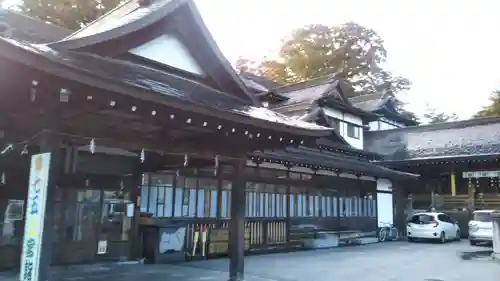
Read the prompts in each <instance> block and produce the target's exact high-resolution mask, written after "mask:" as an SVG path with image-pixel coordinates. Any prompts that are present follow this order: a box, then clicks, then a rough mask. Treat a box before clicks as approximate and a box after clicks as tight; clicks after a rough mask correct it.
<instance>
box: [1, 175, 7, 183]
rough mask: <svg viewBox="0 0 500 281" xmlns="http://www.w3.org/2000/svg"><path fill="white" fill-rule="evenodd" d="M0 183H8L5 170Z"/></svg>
mask: <svg viewBox="0 0 500 281" xmlns="http://www.w3.org/2000/svg"><path fill="white" fill-rule="evenodd" d="M0 184H2V185H5V184H7V176H6V175H5V172H2V178H1V181H0Z"/></svg>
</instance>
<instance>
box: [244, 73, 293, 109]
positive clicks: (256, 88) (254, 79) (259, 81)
mask: <svg viewBox="0 0 500 281" xmlns="http://www.w3.org/2000/svg"><path fill="white" fill-rule="evenodd" d="M240 77H241V80H243V83H245V86H246V87H247V88H248V89H249V90H250V91H251V92H253V93H254V94H255V96H256V97H257V98H258V99H259V100H260V101H262V102H270V103H272V104H275V103H279V102H283V101H286V100H288V97H286V96H284V95H281V94H278V93H276V92H275V91H274V89H275V88H277V87H281V86H282V85H281V84H279V83H276V82H274V81H271V80H269V79H267V78H264V77H261V76H258V75H255V74H252V73H249V72H246V71H241V72H240Z"/></svg>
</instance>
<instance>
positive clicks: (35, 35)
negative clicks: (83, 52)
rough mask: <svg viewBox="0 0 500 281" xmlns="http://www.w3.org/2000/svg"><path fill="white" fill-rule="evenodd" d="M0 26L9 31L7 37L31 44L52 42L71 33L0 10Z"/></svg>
mask: <svg viewBox="0 0 500 281" xmlns="http://www.w3.org/2000/svg"><path fill="white" fill-rule="evenodd" d="M0 24H2V25H5V27H6V28H9V29H11V30H10V33H11V35H10V36H9V37H11V38H14V39H16V40H20V41H27V42H31V43H49V42H54V41H57V40H60V39H62V38H64V37H66V36H68V35H69V34H70V33H71V31H70V30H68V29H65V28H62V27H58V26H55V25H53V24H49V23H45V22H43V21H41V20H38V19H34V18H31V17H29V16H26V15H24V14H21V13H18V12H14V11H11V10H7V9H0Z"/></svg>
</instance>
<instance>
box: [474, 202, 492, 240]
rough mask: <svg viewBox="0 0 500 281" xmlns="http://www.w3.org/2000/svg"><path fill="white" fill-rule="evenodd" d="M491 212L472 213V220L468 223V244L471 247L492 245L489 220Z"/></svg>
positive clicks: (490, 220)
mask: <svg viewBox="0 0 500 281" xmlns="http://www.w3.org/2000/svg"><path fill="white" fill-rule="evenodd" d="M493 212H494V210H479V211H474V213H473V218H472V220H471V221H470V222H469V243H470V244H471V245H472V246H476V245H478V244H492V243H493V221H492V219H491V213H493Z"/></svg>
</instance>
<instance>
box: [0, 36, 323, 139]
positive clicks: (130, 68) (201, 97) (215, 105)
mask: <svg viewBox="0 0 500 281" xmlns="http://www.w3.org/2000/svg"><path fill="white" fill-rule="evenodd" d="M0 49H1V50H2V52H0V56H4V57H5V58H6V59H13V60H17V59H19V60H23V57H37V61H38V62H39V63H38V64H41V63H45V64H47V65H51V66H54V65H56V66H57V67H65V68H66V71H67V72H68V73H75V74H76V75H82V76H91V77H94V78H95V79H98V80H105V81H107V82H109V83H117V84H120V85H123V86H127V87H132V88H133V89H135V90H137V91H149V92H153V93H156V94H158V95H160V96H163V97H164V98H165V99H167V100H169V101H171V102H182V103H185V104H188V105H193V106H197V107H200V109H201V108H209V109H213V110H216V111H223V112H224V111H225V112H227V113H228V114H233V115H234V114H236V115H239V116H244V117H248V118H251V119H254V120H260V121H268V122H273V123H275V124H276V125H282V126H288V127H292V128H298V129H306V130H312V131H311V133H312V132H313V131H316V132H318V133H320V132H321V135H327V134H329V133H330V132H331V129H329V128H326V127H323V126H319V125H316V124H313V123H308V122H304V121H300V120H297V119H293V118H290V117H287V116H285V115H282V114H279V113H276V112H274V111H272V110H269V109H266V108H263V107H256V106H253V105H251V104H249V103H248V102H246V101H244V100H242V99H239V98H237V97H235V96H232V95H230V94H227V93H225V92H221V91H218V90H216V89H213V88H211V87H209V86H206V85H204V84H201V83H198V82H196V81H192V80H188V79H186V78H181V77H178V76H175V75H171V74H168V73H166V72H163V71H158V70H154V69H151V68H148V67H145V66H141V65H138V64H134V63H130V62H126V61H123V60H118V59H112V58H104V57H100V56H98V55H92V54H87V53H77V52H71V51H57V50H54V49H52V48H50V47H48V46H46V45H39V44H28V43H23V42H18V41H15V40H12V39H0ZM14 51H17V52H22V54H21V55H20V56H16V57H10V56H9V53H11V52H14ZM37 67H40V66H39V65H37ZM56 75H60V73H57V74H56Z"/></svg>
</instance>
